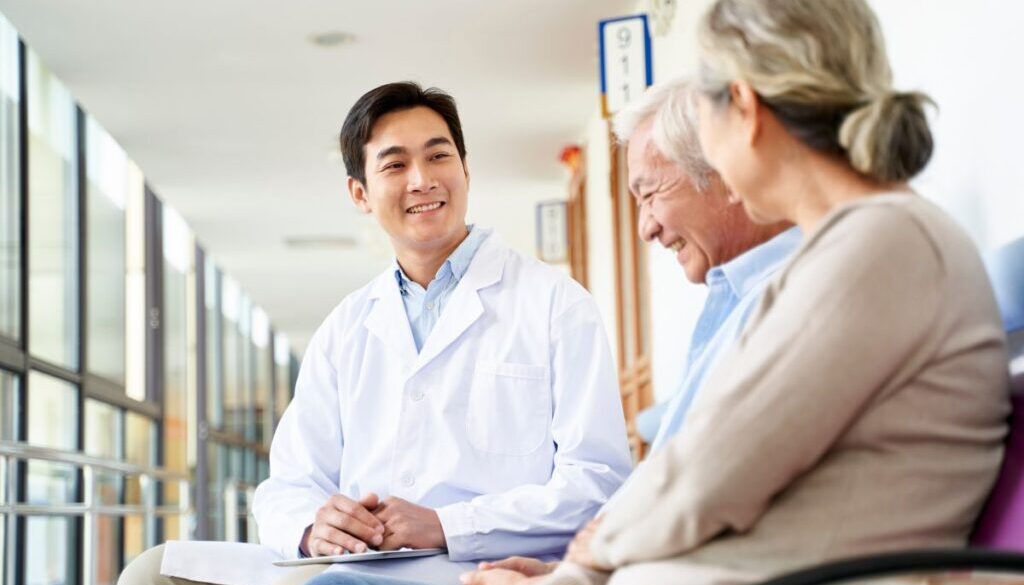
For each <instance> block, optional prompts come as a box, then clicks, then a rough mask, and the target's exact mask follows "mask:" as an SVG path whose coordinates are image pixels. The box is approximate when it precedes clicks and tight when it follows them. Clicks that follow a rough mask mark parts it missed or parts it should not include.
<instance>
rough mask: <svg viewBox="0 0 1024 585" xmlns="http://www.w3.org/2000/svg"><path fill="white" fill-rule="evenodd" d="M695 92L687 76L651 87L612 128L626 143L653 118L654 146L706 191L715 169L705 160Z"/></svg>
mask: <svg viewBox="0 0 1024 585" xmlns="http://www.w3.org/2000/svg"><path fill="white" fill-rule="evenodd" d="M694 91H695V90H694V87H693V84H692V82H691V81H690V80H689V79H686V78H677V79H673V80H672V81H669V82H666V83H662V84H659V85H655V86H651V87H650V88H648V89H647V91H646V92H645V93H644V94H643V95H642V96H640V98H639V99H638V100H636V101H634V102H632V103H630V104H629V105H627V106H626V107H625V108H624V109H623V110H621V111H619V113H618V114H616V115H615V118H614V119H613V120H612V131H613V132H614V133H615V137H616V138H617V139H618V141H619V142H620V143H626V142H628V141H629V138H630V136H632V135H633V133H634V132H636V129H637V128H638V127H640V126H641V125H642V124H644V123H646V122H647V121H649V120H653V121H654V124H653V126H652V128H651V134H652V136H651V139H652V141H653V143H654V147H655V148H657V149H658V151H659V152H661V154H663V155H664V156H665V158H667V159H668V160H670V161H671V162H673V163H675V164H677V165H679V166H680V167H681V168H682V169H683V172H684V173H686V175H687V176H688V177H689V178H690V180H691V181H692V182H693V185H694V187H696V188H697V190H698V191H701V192H703V191H704V190H705V189H707V187H708V185H709V184H710V182H711V177H712V174H713V173H714V172H715V171H714V169H712V168H711V165H709V164H708V162H707V160H705V159H704V154H703V153H702V152H701V149H700V141H699V140H698V138H697V122H696V119H697V116H696V113H695V109H694V97H695V93H694Z"/></svg>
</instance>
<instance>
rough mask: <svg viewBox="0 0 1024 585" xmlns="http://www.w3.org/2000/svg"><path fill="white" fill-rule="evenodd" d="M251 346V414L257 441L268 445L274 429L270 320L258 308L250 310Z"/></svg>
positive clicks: (272, 357)
mask: <svg viewBox="0 0 1024 585" xmlns="http://www.w3.org/2000/svg"><path fill="white" fill-rule="evenodd" d="M251 337H252V348H253V350H252V351H253V362H254V366H255V367H254V370H255V375H254V376H253V416H254V417H255V419H254V422H255V429H254V431H255V436H254V439H255V440H256V441H257V442H260V443H264V444H266V445H267V446H268V447H269V446H270V437H271V435H272V434H273V429H274V409H273V404H272V402H271V401H272V400H273V393H272V392H271V385H272V382H273V380H272V374H273V372H272V370H271V368H272V367H273V366H272V365H271V364H272V362H273V359H274V356H273V355H271V351H272V349H271V347H270V321H269V320H268V319H267V314H266V313H264V312H263V310H262V309H260V308H258V307H257V308H254V309H253V310H252V333H251Z"/></svg>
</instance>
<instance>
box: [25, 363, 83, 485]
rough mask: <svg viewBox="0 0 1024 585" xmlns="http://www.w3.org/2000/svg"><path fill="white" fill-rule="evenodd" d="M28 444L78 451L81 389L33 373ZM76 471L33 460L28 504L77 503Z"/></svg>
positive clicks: (31, 374)
mask: <svg viewBox="0 0 1024 585" xmlns="http://www.w3.org/2000/svg"><path fill="white" fill-rule="evenodd" d="M26 395H27V397H28V429H27V430H28V442H29V443H31V444H33V445H39V446H42V447H50V448H54V449H64V450H69V451H71V450H75V449H77V448H78V445H77V441H78V416H77V412H76V411H77V407H76V405H77V404H78V390H77V388H75V386H74V385H73V384H70V383H68V382H65V381H63V380H58V379H57V378H53V377H51V376H47V375H46V374H41V373H39V372H35V371H33V372H30V373H29V377H28V386H27V392H26ZM76 475H77V473H76V470H75V468H74V467H73V466H71V465H63V464H58V463H46V462H43V461H30V462H29V464H28V501H29V502H30V503H33V504H57V503H66V502H71V501H73V500H74V495H75V493H74V490H75V478H76Z"/></svg>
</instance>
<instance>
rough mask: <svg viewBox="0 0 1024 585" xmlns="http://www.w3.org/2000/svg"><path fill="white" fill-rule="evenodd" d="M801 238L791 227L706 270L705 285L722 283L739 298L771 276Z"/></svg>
mask: <svg viewBox="0 0 1024 585" xmlns="http://www.w3.org/2000/svg"><path fill="white" fill-rule="evenodd" d="M801 239H802V234H801V232H800V228H798V227H796V226H794V227H791V228H789V229H788V230H786V231H784V232H782V233H781V234H778V235H776V236H775V237H774V238H772V239H770V240H768V241H767V242H764V243H762V244H760V245H757V246H754V247H753V248H751V249H749V250H747V251H746V252H744V253H742V254H740V255H739V256H737V257H735V258H733V259H732V260H730V261H728V262H726V263H725V264H722V265H720V266H715V267H714V268H712V269H711V270H708V276H707V281H708V284H709V285H711V284H712V282H714V281H717V280H719V279H723V278H724V279H725V281H726V282H727V283H728V284H729V287H730V288H732V290H733V293H734V294H735V295H736V296H737V297H742V296H744V295H746V294H747V293H748V292H750V291H751V290H752V289H753V288H754V287H756V286H757V285H758V284H760V283H761V282H762V281H763V280H764V279H765V278H768V277H769V276H771V275H772V274H773V273H774V272H775V270H776V269H778V268H779V266H781V265H782V264H783V263H785V261H786V260H788V259H789V257H790V256H791V255H792V254H793V251H794V250H796V249H797V247H798V246H799V245H800V241H801Z"/></svg>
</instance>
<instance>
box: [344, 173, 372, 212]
mask: <svg viewBox="0 0 1024 585" xmlns="http://www.w3.org/2000/svg"><path fill="white" fill-rule="evenodd" d="M366 194H367V192H366V186H365V185H363V184H362V183H361V182H359V179H356V178H355V177H349V178H348V196H349V197H351V198H352V203H355V204H356V207H358V208H359V211H362V212H363V213H372V212H373V209H372V208H371V207H370V200H369V198H367V196H366Z"/></svg>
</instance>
